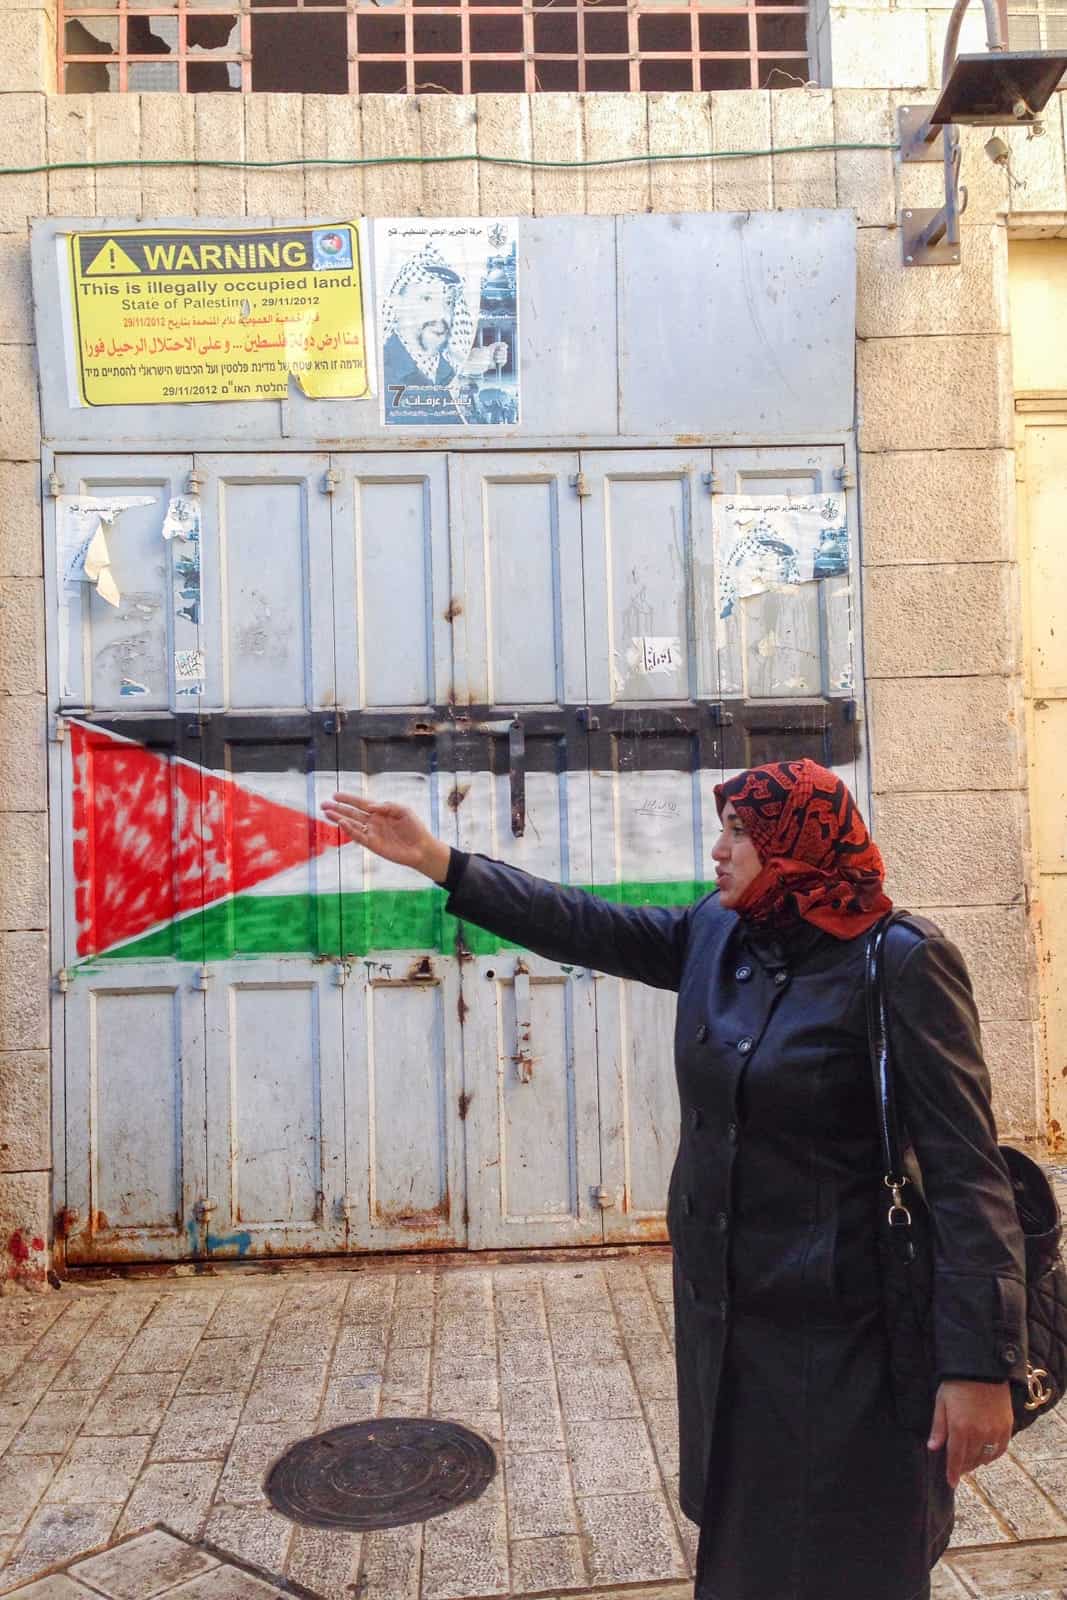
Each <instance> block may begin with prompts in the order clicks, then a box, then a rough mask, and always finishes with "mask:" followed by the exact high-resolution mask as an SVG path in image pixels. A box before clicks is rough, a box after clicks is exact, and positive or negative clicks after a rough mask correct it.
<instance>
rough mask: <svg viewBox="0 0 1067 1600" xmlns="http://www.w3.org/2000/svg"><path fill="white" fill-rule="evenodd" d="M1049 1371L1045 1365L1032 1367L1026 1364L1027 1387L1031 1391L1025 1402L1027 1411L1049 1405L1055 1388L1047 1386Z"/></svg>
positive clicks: (1037, 1409)
mask: <svg viewBox="0 0 1067 1600" xmlns="http://www.w3.org/2000/svg"><path fill="white" fill-rule="evenodd" d="M1047 1383H1048V1373H1047V1372H1046V1371H1045V1369H1044V1367H1032V1366H1031V1365H1030V1363H1029V1362H1027V1364H1026V1387H1027V1389H1028V1390H1029V1391H1030V1398H1029V1399H1028V1400H1027V1401H1025V1402H1024V1406H1023V1409H1024V1410H1026V1411H1040V1410H1041V1407H1042V1406H1047V1405H1048V1403H1049V1401H1050V1400H1051V1399H1052V1395H1053V1392H1054V1391H1053V1390H1052V1389H1049V1388H1047V1387H1046V1385H1047Z"/></svg>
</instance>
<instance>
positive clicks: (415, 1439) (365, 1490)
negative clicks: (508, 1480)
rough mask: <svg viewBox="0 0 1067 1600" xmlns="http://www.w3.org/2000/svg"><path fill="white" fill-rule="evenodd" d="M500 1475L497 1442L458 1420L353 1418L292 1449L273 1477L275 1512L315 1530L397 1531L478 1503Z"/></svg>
mask: <svg viewBox="0 0 1067 1600" xmlns="http://www.w3.org/2000/svg"><path fill="white" fill-rule="evenodd" d="M495 1473H496V1456H495V1455H494V1453H493V1449H492V1446H491V1445H490V1444H488V1443H487V1441H486V1440H485V1439H483V1438H481V1437H480V1435H478V1434H477V1433H472V1432H471V1430H470V1429H469V1428H464V1427H461V1425H460V1424H459V1423H458V1422H433V1421H431V1420H430V1419H429V1418H423V1417H383V1418H381V1419H380V1420H378V1421H376V1422H352V1423H347V1424H346V1425H345V1426H344V1427H341V1428H331V1429H330V1431H329V1432H328V1433H318V1434H316V1435H315V1436H314V1438H312V1439H302V1440H301V1441H300V1443H299V1444H296V1445H294V1446H293V1447H292V1449H291V1450H287V1451H286V1452H285V1454H284V1455H283V1456H281V1457H280V1458H279V1460H277V1461H276V1462H275V1463H274V1465H273V1467H271V1469H270V1472H269V1473H268V1474H267V1482H266V1485H265V1487H266V1492H267V1498H268V1500H269V1501H270V1503H271V1505H272V1506H273V1507H274V1509H275V1511H280V1512H281V1513H282V1515H283V1516H285V1517H290V1518H291V1519H292V1520H293V1521H294V1522H303V1523H307V1524H308V1525H309V1526H311V1527H313V1528H352V1529H356V1530H359V1529H364V1528H396V1527H399V1525H400V1524H401V1523H403V1522H425V1521H426V1519H427V1518H428V1517H439V1516H441V1515H442V1513H443V1512H445V1511H452V1510H454V1509H455V1507H456V1506H461V1505H463V1504H464V1502H465V1501H467V1500H476V1499H477V1498H478V1496H479V1495H480V1494H481V1493H482V1491H483V1490H484V1489H485V1487H486V1485H487V1484H489V1483H490V1482H491V1481H492V1479H493V1477H494V1475H495Z"/></svg>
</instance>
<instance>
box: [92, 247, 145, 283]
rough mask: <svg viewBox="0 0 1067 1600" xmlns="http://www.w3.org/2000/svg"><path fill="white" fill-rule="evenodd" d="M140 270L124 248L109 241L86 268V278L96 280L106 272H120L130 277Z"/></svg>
mask: <svg viewBox="0 0 1067 1600" xmlns="http://www.w3.org/2000/svg"><path fill="white" fill-rule="evenodd" d="M140 270H141V269H140V267H139V266H138V265H137V263H136V262H135V261H131V260H130V258H129V256H128V255H127V254H126V252H125V250H124V249H123V248H122V246H121V245H120V244H116V243H115V241H114V239H109V240H108V241H107V244H105V245H104V246H102V248H101V249H100V250H99V251H98V253H97V254H96V255H95V256H94V257H93V259H92V260H91V261H90V263H89V265H88V266H87V267H86V269H85V276H86V277H87V278H95V277H97V276H98V275H99V274H101V273H105V272H107V273H112V272H119V273H124V274H127V275H129V274H134V273H138V272H140Z"/></svg>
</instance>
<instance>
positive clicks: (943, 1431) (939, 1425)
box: [926, 1390, 948, 1450]
mask: <svg viewBox="0 0 1067 1600" xmlns="http://www.w3.org/2000/svg"><path fill="white" fill-rule="evenodd" d="M947 1438H948V1409H947V1407H946V1405H945V1397H944V1395H943V1394H942V1393H941V1391H940V1390H938V1394H937V1400H936V1401H935V1403H934V1420H933V1423H932V1424H931V1427H930V1437H929V1439H927V1441H926V1445H927V1449H929V1450H940V1449H942V1448H943V1446H944V1443H945V1440H946V1439H947Z"/></svg>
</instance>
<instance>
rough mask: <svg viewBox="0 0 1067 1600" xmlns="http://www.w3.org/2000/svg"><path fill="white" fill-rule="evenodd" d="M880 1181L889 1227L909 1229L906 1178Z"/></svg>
mask: <svg viewBox="0 0 1067 1600" xmlns="http://www.w3.org/2000/svg"><path fill="white" fill-rule="evenodd" d="M882 1181H883V1183H884V1184H885V1186H886V1188H887V1189H888V1190H889V1192H890V1194H891V1195H892V1196H893V1204H892V1205H891V1206H890V1207H889V1212H888V1216H889V1226H890V1227H891V1228H910V1227H911V1212H910V1211H909V1210H908V1208H907V1206H906V1205H905V1204H904V1185H905V1184H906V1183H907V1181H908V1180H907V1178H884V1179H883V1180H882ZM1046 1376H1047V1374H1046Z"/></svg>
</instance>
